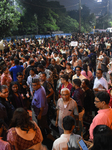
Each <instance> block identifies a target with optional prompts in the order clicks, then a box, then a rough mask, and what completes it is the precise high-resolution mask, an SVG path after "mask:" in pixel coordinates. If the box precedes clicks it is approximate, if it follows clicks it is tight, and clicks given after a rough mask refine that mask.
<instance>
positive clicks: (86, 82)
mask: <svg viewBox="0 0 112 150" xmlns="http://www.w3.org/2000/svg"><path fill="white" fill-rule="evenodd" d="M82 81H84V82H85V84H86V85H87V87H89V86H90V82H89V80H88V79H83V80H82Z"/></svg>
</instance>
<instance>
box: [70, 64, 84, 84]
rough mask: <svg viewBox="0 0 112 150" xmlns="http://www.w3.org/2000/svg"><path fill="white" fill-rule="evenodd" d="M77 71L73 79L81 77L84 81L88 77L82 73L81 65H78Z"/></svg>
mask: <svg viewBox="0 0 112 150" xmlns="http://www.w3.org/2000/svg"><path fill="white" fill-rule="evenodd" d="M75 71H76V74H75V75H74V76H73V77H72V80H74V79H77V78H79V79H80V80H81V81H82V80H83V79H86V77H85V76H83V75H82V74H81V67H80V66H76V67H75Z"/></svg>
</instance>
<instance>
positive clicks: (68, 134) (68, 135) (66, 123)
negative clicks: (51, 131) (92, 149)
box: [52, 116, 81, 150]
mask: <svg viewBox="0 0 112 150" xmlns="http://www.w3.org/2000/svg"><path fill="white" fill-rule="evenodd" d="M74 128H75V119H74V118H73V117H71V116H66V117H64V118H63V130H64V134H62V135H61V136H60V137H59V138H58V139H56V140H55V141H54V143H53V147H52V150H68V147H69V145H68V143H69V141H72V142H71V143H70V145H71V146H72V148H74V149H78V148H79V146H78V144H77V141H78V140H79V139H81V136H80V135H77V134H72V131H73V129H74Z"/></svg>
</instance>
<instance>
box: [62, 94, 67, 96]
mask: <svg viewBox="0 0 112 150" xmlns="http://www.w3.org/2000/svg"><path fill="white" fill-rule="evenodd" d="M61 95H62V96H67V95H69V94H61Z"/></svg>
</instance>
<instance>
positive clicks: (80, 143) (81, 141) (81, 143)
mask: <svg viewBox="0 0 112 150" xmlns="http://www.w3.org/2000/svg"><path fill="white" fill-rule="evenodd" d="M77 143H78V145H79V147H81V148H82V150H88V148H87V146H86V144H85V142H84V141H83V139H80V140H78V142H77Z"/></svg>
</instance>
